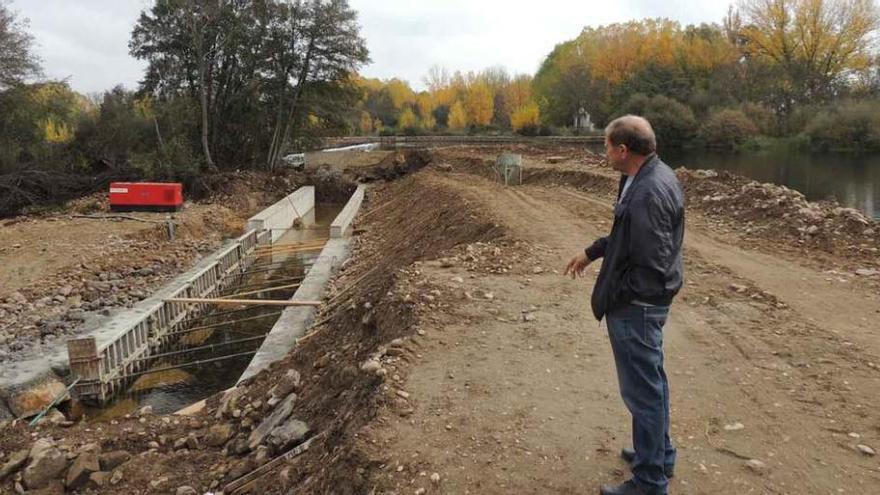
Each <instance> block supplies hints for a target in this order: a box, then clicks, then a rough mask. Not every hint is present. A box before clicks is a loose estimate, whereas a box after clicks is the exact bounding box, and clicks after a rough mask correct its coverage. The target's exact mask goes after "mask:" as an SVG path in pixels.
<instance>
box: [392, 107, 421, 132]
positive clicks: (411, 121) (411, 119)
mask: <svg viewBox="0 0 880 495" xmlns="http://www.w3.org/2000/svg"><path fill="white" fill-rule="evenodd" d="M418 125H419V118H418V117H416V114H415V112H413V111H412V108H409V107H406V109H404V110H403V112H402V113H401V114H400V119H398V121H397V128H398V129H409V128H411V127H418Z"/></svg>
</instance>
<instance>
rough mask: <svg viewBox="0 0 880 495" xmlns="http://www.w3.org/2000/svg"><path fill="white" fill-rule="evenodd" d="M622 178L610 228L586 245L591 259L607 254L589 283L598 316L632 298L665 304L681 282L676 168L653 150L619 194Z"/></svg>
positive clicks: (679, 192)
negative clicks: (663, 160)
mask: <svg viewBox="0 0 880 495" xmlns="http://www.w3.org/2000/svg"><path fill="white" fill-rule="evenodd" d="M625 182H626V176H622V177H621V179H620V188H619V189H618V193H617V198H618V201H617V203H616V205H615V207H614V225H613V226H612V227H611V233H610V234H609V235H608V237H603V238H601V239H599V240H597V241H596V242H594V243H593V245H591V246H590V247H588V248H587V249H586V253H587V257H588V258H589V259H590V260H595V259H598V258H602V257H604V258H605V260H604V261H603V262H602V269H601V270H600V271H599V277H598V278H597V279H596V286H595V287H594V288H593V297H592V307H593V314H594V315H595V316H596V319H597V320H601V319H602V318H603V317H604V316H605V315H606V314H608V313H609V312H610V311H611V310H612V309H614V308H616V307H618V306H620V305H622V304H627V303H630V302H632V301H639V302H643V303H648V304H654V305H663V306H666V305H669V304H671V303H672V299H673V298H674V297H675V295H676V294H677V293H678V290H679V289H680V288H681V284H682V276H683V267H682V259H681V249H682V241H683V240H684V192H682V190H681V185H680V184H679V183H678V178H677V177H676V176H675V172H673V171H672V169H671V168H669V166H668V165H666V164H665V163H663V162H662V161H661V160H660V158H658V157H657V155H652V156H650V157H649V158H648V159H647V161H646V163H645V164H644V165H642V168H640V169H639V172H638V173H637V174H636V176H635V177H634V178H633V181H632V183H631V184H630V186H629V189H628V190H627V192H626V195H625V196H624V197H623V199H620V193H621V192H622V191H623V185H624V184H625Z"/></svg>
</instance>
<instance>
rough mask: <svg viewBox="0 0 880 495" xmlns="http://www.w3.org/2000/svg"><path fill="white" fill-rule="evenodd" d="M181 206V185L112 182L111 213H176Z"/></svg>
mask: <svg viewBox="0 0 880 495" xmlns="http://www.w3.org/2000/svg"><path fill="white" fill-rule="evenodd" d="M182 206H183V185H182V184H179V183H158V182H113V183H111V184H110V209H111V210H113V211H177V210H179V209H180V208H181V207H182Z"/></svg>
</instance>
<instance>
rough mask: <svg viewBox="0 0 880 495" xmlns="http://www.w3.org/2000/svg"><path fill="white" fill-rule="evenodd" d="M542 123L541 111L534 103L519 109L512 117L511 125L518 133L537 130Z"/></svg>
mask: <svg viewBox="0 0 880 495" xmlns="http://www.w3.org/2000/svg"><path fill="white" fill-rule="evenodd" d="M540 123H541V111H540V109H539V108H538V104H537V103H535V102H534V101H532V102H529V103H526V104H525V105H523V106H521V107H519V108H518V109H517V110H516V111H514V112H513V113H512V114H511V116H510V125H511V127H512V128H513V130H514V131H516V132H523V131H526V130H537V128H538V125H540Z"/></svg>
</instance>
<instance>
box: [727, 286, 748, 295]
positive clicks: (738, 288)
mask: <svg viewBox="0 0 880 495" xmlns="http://www.w3.org/2000/svg"><path fill="white" fill-rule="evenodd" d="M730 290H732V291H734V292H738V293H740V294H742V293H743V292H745V291H747V290H749V288H748V287H746V286H745V285H740V284H730Z"/></svg>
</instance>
